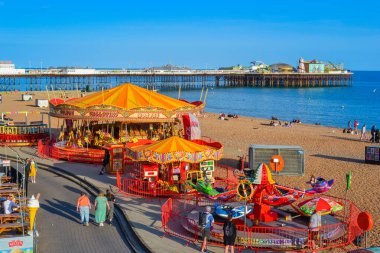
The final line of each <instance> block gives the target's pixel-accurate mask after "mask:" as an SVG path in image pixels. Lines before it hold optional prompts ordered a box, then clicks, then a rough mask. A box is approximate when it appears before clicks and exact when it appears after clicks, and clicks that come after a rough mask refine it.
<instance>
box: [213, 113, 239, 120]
mask: <svg viewBox="0 0 380 253" xmlns="http://www.w3.org/2000/svg"><path fill="white" fill-rule="evenodd" d="M228 118H233V119H237V118H239V115H237V114H227V115H226V114H225V113H221V114H219V116H218V119H220V120H228Z"/></svg>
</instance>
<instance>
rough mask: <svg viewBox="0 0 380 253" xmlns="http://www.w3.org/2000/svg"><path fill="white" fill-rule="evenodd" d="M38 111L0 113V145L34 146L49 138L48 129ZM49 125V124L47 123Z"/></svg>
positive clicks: (41, 113)
mask: <svg viewBox="0 0 380 253" xmlns="http://www.w3.org/2000/svg"><path fill="white" fill-rule="evenodd" d="M46 114H47V113H45V112H39V111H14V112H1V120H0V145H3V146H34V145H37V141H38V140H44V139H47V138H48V137H49V127H48V124H47V123H46V122H45V121H46V120H45V119H44V115H46ZM49 123H50V122H49Z"/></svg>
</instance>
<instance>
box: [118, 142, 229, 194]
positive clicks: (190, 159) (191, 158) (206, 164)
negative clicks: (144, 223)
mask: <svg viewBox="0 0 380 253" xmlns="http://www.w3.org/2000/svg"><path fill="white" fill-rule="evenodd" d="M126 155H127V157H128V158H130V159H131V160H132V161H134V162H135V164H134V166H131V167H130V168H129V170H128V171H127V172H128V173H127V174H126V175H127V176H126V178H124V179H123V183H122V184H123V186H122V188H123V190H124V191H125V192H130V193H133V194H138V195H147V196H173V195H179V194H186V193H189V192H192V191H195V190H194V189H193V188H192V187H191V184H197V183H201V182H203V183H206V182H207V183H209V184H210V185H212V184H214V183H215V180H214V178H213V172H214V170H215V164H214V163H215V161H217V160H219V159H221V158H222V156H223V146H222V145H221V144H220V143H219V142H206V141H203V140H186V139H183V138H181V137H179V136H172V137H169V138H167V139H164V140H161V141H158V142H155V143H152V144H145V145H140V146H133V147H127V148H126Z"/></svg>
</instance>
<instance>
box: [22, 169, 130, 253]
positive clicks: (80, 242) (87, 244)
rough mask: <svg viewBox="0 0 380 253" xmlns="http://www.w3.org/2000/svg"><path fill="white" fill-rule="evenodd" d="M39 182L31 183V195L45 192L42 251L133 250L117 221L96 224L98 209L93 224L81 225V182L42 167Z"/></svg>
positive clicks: (40, 227) (39, 223) (40, 229)
mask: <svg viewBox="0 0 380 253" xmlns="http://www.w3.org/2000/svg"><path fill="white" fill-rule="evenodd" d="M36 181H37V183H36V184H31V183H29V193H28V194H29V195H31V194H33V193H37V192H39V193H40V194H41V197H40V209H39V210H38V213H37V230H38V232H39V238H38V250H39V252H43V253H44V252H55V253H61V252H62V253H67V252H72V253H76V252H77V253H85V252H88V253H97V252H99V253H103V252H110V253H111V252H120V253H121V252H123V253H124V252H133V251H131V250H130V248H129V247H128V243H127V241H126V240H125V239H124V236H123V233H122V232H121V230H120V227H119V226H118V224H117V222H116V220H114V224H113V225H112V226H110V225H108V224H104V227H98V226H97V225H96V224H95V223H94V213H95V210H94V208H92V210H91V215H90V226H89V227H85V226H82V225H81V224H80V215H79V213H78V212H76V201H77V198H78V197H79V195H80V191H81V189H80V187H79V186H78V185H77V184H75V183H73V182H71V181H69V180H67V179H65V178H62V177H59V176H57V175H55V174H52V173H49V172H47V171H44V170H42V169H40V170H38V172H37V180H36ZM93 202H94V199H93V198H91V203H93Z"/></svg>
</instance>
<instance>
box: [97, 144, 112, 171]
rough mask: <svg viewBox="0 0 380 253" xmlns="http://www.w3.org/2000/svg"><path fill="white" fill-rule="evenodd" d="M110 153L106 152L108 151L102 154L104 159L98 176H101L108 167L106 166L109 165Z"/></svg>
mask: <svg viewBox="0 0 380 253" xmlns="http://www.w3.org/2000/svg"><path fill="white" fill-rule="evenodd" d="M110 158H111V157H110V152H109V151H108V149H106V150H105V154H104V158H103V166H102V168H101V170H100V172H99V175H103V174H104V172H105V171H106V167H107V166H108V164H109V163H110Z"/></svg>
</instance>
